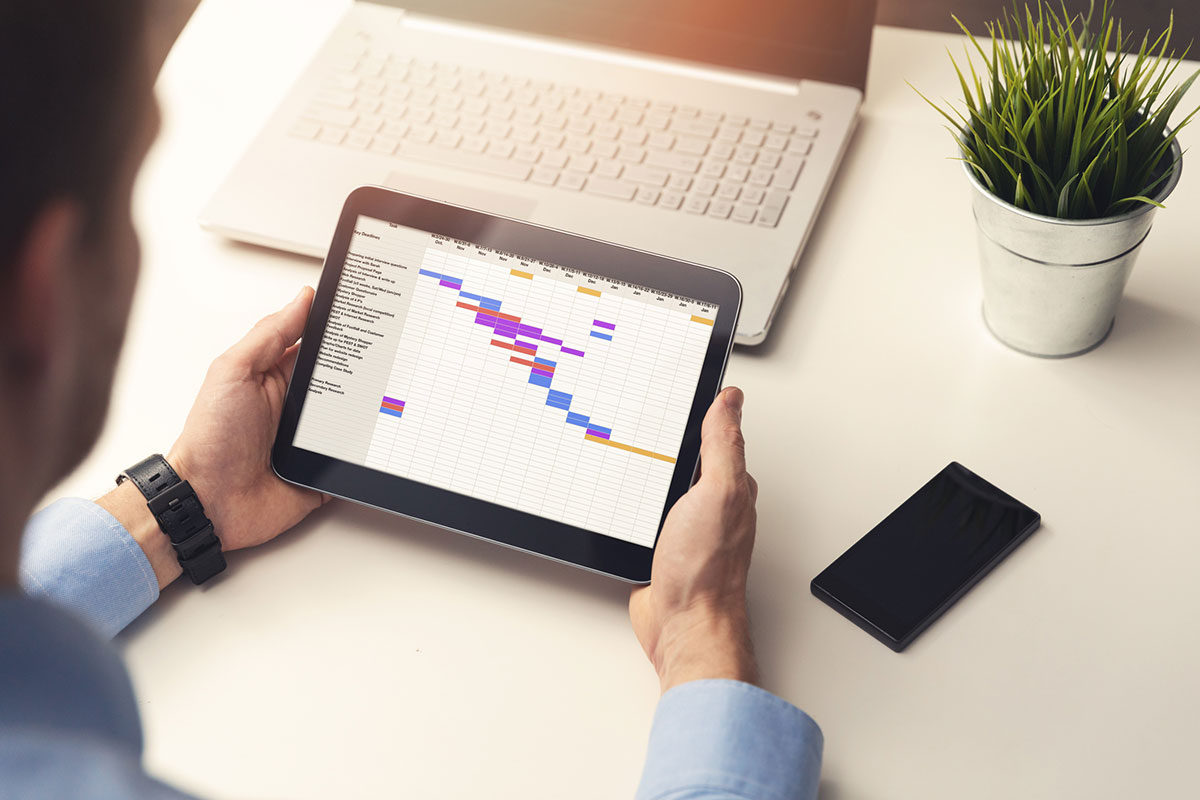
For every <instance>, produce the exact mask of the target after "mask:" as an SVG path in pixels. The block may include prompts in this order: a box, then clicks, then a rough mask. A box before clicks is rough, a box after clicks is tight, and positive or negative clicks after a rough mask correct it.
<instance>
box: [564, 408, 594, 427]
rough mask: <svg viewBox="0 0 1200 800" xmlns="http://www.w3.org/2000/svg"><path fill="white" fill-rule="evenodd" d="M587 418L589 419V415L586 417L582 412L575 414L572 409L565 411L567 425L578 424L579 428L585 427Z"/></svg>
mask: <svg viewBox="0 0 1200 800" xmlns="http://www.w3.org/2000/svg"><path fill="white" fill-rule="evenodd" d="M588 419H589V417H586V416H584V415H583V414H576V413H575V412H574V411H568V412H567V424H568V425H578V426H579V427H581V428H586V427H587V424H588Z"/></svg>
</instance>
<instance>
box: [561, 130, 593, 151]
mask: <svg viewBox="0 0 1200 800" xmlns="http://www.w3.org/2000/svg"><path fill="white" fill-rule="evenodd" d="M591 146H592V142H591V140H590V139H588V138H587V137H586V136H578V135H575V134H572V135H570V136H567V137H566V139H565V140H564V142H563V148H564V149H567V150H570V151H572V152H575V153H586V152H587V151H588V148H589V147H591Z"/></svg>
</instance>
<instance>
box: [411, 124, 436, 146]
mask: <svg viewBox="0 0 1200 800" xmlns="http://www.w3.org/2000/svg"><path fill="white" fill-rule="evenodd" d="M436 135H437V131H436V130H434V129H433V128H431V127H429V126H428V125H413V126H412V127H411V128H409V129H408V133H407V134H406V138H407V139H409V140H410V141H413V142H419V143H421V144H429V143H430V142H432V141H433V137H434V136H436Z"/></svg>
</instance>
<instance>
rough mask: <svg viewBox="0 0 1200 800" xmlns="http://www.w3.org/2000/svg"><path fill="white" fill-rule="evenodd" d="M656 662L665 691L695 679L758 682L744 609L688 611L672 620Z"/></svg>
mask: <svg viewBox="0 0 1200 800" xmlns="http://www.w3.org/2000/svg"><path fill="white" fill-rule="evenodd" d="M653 662H654V667H655V670H656V671H657V673H658V678H659V683H660V685H661V687H662V691H663V692H666V691H667V690H668V689H671V688H672V687H675V686H678V685H679V684H681V683H687V682H688V681H695V680H705V679H727V680H735V681H744V682H746V683H756V682H757V681H758V664H757V662H756V661H755V658H754V647H753V645H752V643H751V641H750V625H749V620H748V619H747V618H746V614H745V611H744V610H739V611H735V612H732V613H714V612H710V611H689V612H684V613H682V614H679V615H677V616H675V617H672V618H671V619H670V620H669V621H668V623H667V624H666V625H664V626H663V631H662V634H661V636H660V637H659V642H658V647H657V648H656V653H655V657H654V659H653Z"/></svg>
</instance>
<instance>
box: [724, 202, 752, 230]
mask: <svg viewBox="0 0 1200 800" xmlns="http://www.w3.org/2000/svg"><path fill="white" fill-rule="evenodd" d="M756 216H758V209H757V208H755V207H754V206H748V205H737V206H734V208H733V213H732V214H730V215H729V218H730V219H731V220H733V221H734V222H744V223H746V224H747V225H749V224H750V223H751V222H754V218H755V217H756Z"/></svg>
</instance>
